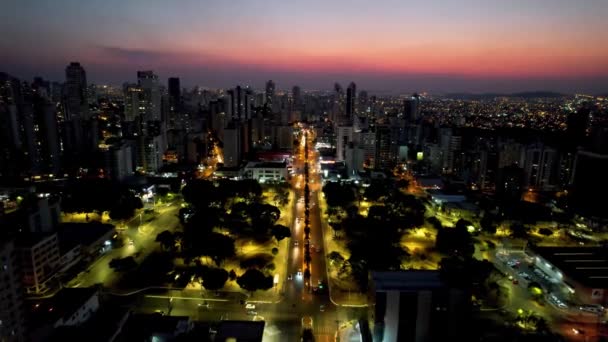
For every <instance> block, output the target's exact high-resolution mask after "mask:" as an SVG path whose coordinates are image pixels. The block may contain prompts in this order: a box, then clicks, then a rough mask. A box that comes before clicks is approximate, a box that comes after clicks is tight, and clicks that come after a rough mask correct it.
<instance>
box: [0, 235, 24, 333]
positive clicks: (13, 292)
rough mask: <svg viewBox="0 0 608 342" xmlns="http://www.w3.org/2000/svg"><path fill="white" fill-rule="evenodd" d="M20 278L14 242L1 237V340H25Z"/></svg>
mask: <svg viewBox="0 0 608 342" xmlns="http://www.w3.org/2000/svg"><path fill="white" fill-rule="evenodd" d="M20 280H21V276H20V274H19V266H18V264H17V260H16V258H15V248H14V245H13V242H12V241H8V240H7V241H3V240H2V239H0V298H2V300H0V322H1V323H0V341H6V342H21V341H25V325H24V312H23V310H24V307H23V294H22V291H21V283H20Z"/></svg>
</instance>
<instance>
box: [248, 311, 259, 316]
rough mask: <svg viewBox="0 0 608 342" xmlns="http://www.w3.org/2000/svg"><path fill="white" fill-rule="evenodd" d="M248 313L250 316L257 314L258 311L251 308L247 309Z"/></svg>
mask: <svg viewBox="0 0 608 342" xmlns="http://www.w3.org/2000/svg"><path fill="white" fill-rule="evenodd" d="M247 315H249V316H257V315H258V312H257V311H253V310H249V311H247Z"/></svg>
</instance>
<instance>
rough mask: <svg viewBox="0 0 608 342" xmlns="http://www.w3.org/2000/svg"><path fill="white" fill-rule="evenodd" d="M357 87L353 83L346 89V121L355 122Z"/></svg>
mask: <svg viewBox="0 0 608 342" xmlns="http://www.w3.org/2000/svg"><path fill="white" fill-rule="evenodd" d="M356 98H357V85H356V84H355V82H351V83H350V84H349V85H348V88H346V111H345V115H346V119H348V120H353V117H354V115H355V111H356V103H357V101H356Z"/></svg>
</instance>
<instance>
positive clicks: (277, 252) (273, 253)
mask: <svg viewBox="0 0 608 342" xmlns="http://www.w3.org/2000/svg"><path fill="white" fill-rule="evenodd" d="M270 252H271V253H272V255H277V254H279V249H278V248H276V247H273V248H272V250H271V251H270Z"/></svg>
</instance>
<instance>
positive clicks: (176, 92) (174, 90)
mask: <svg viewBox="0 0 608 342" xmlns="http://www.w3.org/2000/svg"><path fill="white" fill-rule="evenodd" d="M168 85H169V106H170V107H171V108H170V110H171V112H179V111H180V110H181V108H180V107H181V98H182V96H181V92H182V91H181V88H180V85H179V77H170V78H169V81H168Z"/></svg>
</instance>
